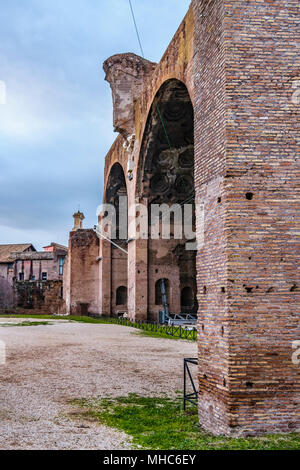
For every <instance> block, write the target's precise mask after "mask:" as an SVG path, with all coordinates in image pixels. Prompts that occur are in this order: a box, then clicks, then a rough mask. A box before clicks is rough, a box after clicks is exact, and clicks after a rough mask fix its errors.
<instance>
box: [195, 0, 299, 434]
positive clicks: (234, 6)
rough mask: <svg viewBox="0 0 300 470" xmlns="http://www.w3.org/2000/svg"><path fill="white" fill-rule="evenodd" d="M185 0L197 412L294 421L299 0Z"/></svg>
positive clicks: (209, 424)
mask: <svg viewBox="0 0 300 470" xmlns="http://www.w3.org/2000/svg"><path fill="white" fill-rule="evenodd" d="M193 6H194V12H195V150H196V152H195V153H196V156H195V158H196V162H195V166H196V186H197V187H198V189H197V191H196V192H197V199H198V201H200V202H204V235H205V238H204V246H203V248H202V249H200V250H199V252H198V263H197V269H198V276H197V282H198V293H200V295H199V384H200V391H199V419H200V422H201V424H202V425H203V426H204V427H205V428H206V429H208V430H210V431H213V432H214V433H226V434H246V435H247V434H257V433H264V432H274V431H275V432H287V431H292V430H295V429H297V427H299V416H298V417H297V416H296V410H297V404H298V405H299V402H298V399H299V390H300V386H299V385H300V381H299V367H298V366H296V365H294V364H293V363H292V353H293V349H292V343H293V341H295V340H296V339H297V338H299V320H298V317H297V315H298V311H299V302H298V295H299V293H298V290H299V286H298V279H299V271H298V269H299V268H298V267H297V266H299V245H298V239H297V233H298V232H299V223H298V222H299V220H297V217H296V214H297V213H299V198H298V197H297V191H296V184H297V183H296V179H297V178H299V165H298V162H297V157H296V145H297V144H298V142H297V136H296V129H297V123H298V119H299V116H298V110H299V108H298V107H297V102H296V103H295V97H294V99H293V96H295V95H294V94H295V90H296V85H295V83H296V81H297V78H298V76H299V67H298V66H297V60H298V59H297V57H298V54H299V51H297V49H296V42H295V31H296V26H297V21H298V20H297V17H296V13H297V9H298V4H297V3H296V2H295V1H288V2H280V1H273V2H260V1H254V2H246V1H238V2H234V3H232V2H227V1H221V0H210V1H196V0H195V1H194V2H193ZM296 91H297V90H296ZM296 101H297V100H296ZM295 104H296V106H295ZM298 105H299V103H298ZM199 229H200V227H199Z"/></svg>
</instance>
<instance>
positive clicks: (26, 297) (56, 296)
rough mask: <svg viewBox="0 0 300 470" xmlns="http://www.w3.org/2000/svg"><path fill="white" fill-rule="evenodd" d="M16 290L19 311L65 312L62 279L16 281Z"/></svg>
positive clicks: (48, 313) (47, 313) (49, 313)
mask: <svg viewBox="0 0 300 470" xmlns="http://www.w3.org/2000/svg"><path fill="white" fill-rule="evenodd" d="M14 292H15V299H16V305H17V307H18V313H20V309H23V310H25V311H26V312H25V313H29V312H28V310H30V313H36V314H37V313H39V314H46V315H51V314H63V313H64V301H63V297H62V281H46V282H37V281H30V282H29V281H24V282H18V281H15V282H14Z"/></svg>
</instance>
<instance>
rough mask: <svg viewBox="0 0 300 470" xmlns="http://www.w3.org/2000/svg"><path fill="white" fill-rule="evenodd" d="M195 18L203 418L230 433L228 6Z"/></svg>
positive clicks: (217, 3)
mask: <svg viewBox="0 0 300 470" xmlns="http://www.w3.org/2000/svg"><path fill="white" fill-rule="evenodd" d="M193 7H194V16H195V39H194V41H195V55H194V80H195V105H194V113H195V187H196V202H197V203H198V204H204V226H202V225H201V226H200V225H199V220H197V233H198V239H199V240H200V239H201V233H202V231H204V245H203V246H201V247H199V249H198V253H197V287H198V302H199V313H198V347H199V419H200V423H201V424H202V425H203V426H204V427H205V428H206V429H209V430H210V431H213V432H215V433H226V432H228V423H229V420H230V418H229V408H228V396H229V391H228V373H229V362H228V354H229V335H230V331H229V329H228V318H227V307H226V285H227V282H226V281H227V264H226V259H227V257H226V237H227V235H226V226H225V221H226V220H225V210H224V198H225V189H224V177H225V156H226V114H227V103H226V93H225V84H226V79H225V43H224V16H225V12H224V6H223V2H222V1H221V0H212V1H194V2H193Z"/></svg>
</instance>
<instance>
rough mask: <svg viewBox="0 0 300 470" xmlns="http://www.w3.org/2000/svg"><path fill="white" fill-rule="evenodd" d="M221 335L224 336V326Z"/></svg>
mask: <svg viewBox="0 0 300 470" xmlns="http://www.w3.org/2000/svg"><path fill="white" fill-rule="evenodd" d="M221 335H222V336H224V326H222V328H221Z"/></svg>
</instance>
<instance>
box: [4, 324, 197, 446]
mask: <svg viewBox="0 0 300 470" xmlns="http://www.w3.org/2000/svg"><path fill="white" fill-rule="evenodd" d="M10 321H12V322H13V323H16V322H17V320H15V319H13V320H10ZM23 321H24V320H23ZM1 323H2V324H3V323H5V324H7V323H8V320H5V321H4V320H3V319H1V320H0V341H4V342H5V344H6V364H5V365H0V449H121V448H130V443H125V444H124V441H126V436H124V435H123V434H122V433H120V432H118V431H115V430H112V429H109V428H105V427H100V426H98V425H96V424H93V423H91V424H89V425H88V426H87V425H86V423H84V424H83V423H80V420H79V421H78V420H77V421H74V420H73V419H71V418H70V417H69V413H70V412H72V406H71V405H70V404H69V401H70V400H71V399H74V398H84V397H97V396H101V397H107V396H110V395H112V396H124V395H127V394H128V393H131V392H133V393H138V394H142V395H144V396H154V395H161V394H164V393H167V394H168V395H172V394H173V393H174V392H175V391H176V390H182V387H183V384H182V382H183V378H182V373H183V372H182V369H183V358H184V357H196V356H197V346H196V343H192V342H188V341H181V340H177V341H176V340H171V339H170V340H169V339H163V338H151V337H145V336H141V335H140V333H139V332H138V330H135V329H132V328H127V327H123V326H119V325H101V324H84V323H76V322H72V323H69V322H64V321H58V320H57V321H51V322H50V324H49V325H39V326H10V327H4V326H2V327H1Z"/></svg>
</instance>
